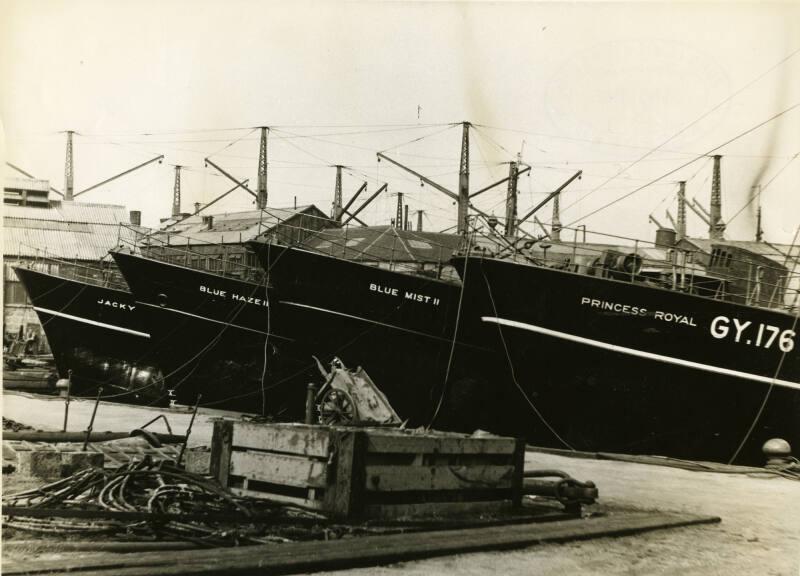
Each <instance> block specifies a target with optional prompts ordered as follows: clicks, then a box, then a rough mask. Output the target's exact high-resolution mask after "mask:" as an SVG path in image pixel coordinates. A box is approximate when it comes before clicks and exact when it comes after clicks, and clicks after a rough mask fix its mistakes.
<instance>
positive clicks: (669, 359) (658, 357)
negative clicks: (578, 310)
mask: <svg viewBox="0 0 800 576" xmlns="http://www.w3.org/2000/svg"><path fill="white" fill-rule="evenodd" d="M481 320H483V321H484V322H489V323H492V324H501V325H503V326H511V327H512V328H520V329H522V330H528V331H530V332H537V333H539V334H544V335H545V336H552V337H554V338H561V339H562V340H569V341H571V342H578V343H579V344H586V345H587V346H594V347H595V348H603V349H605V350H611V351H612V352H619V353H620V354H628V355H629V356H638V357H639V358H647V359H649V360H655V361H657V362H664V363H666V364H675V365H678V366H685V367H687V368H694V369H696V370H704V371H706V372H713V373H715V374H724V375H725V376H732V377H734V378H744V379H746V380H752V381H754V382H761V383H763V384H776V385H778V386H784V387H786V388H793V389H795V390H800V384H798V383H797V382H790V381H788V380H780V379H778V378H770V377H768V376H759V375H758V374H751V373H749V372H740V371H739V370H731V369H729V368H721V367H719V366H712V365H711V364H702V363H700V362H693V361H691V360H684V359H682V358H675V357H673V356H664V355H662V354H654V353H653V352H645V351H643V350H636V349H635V348H627V347H625V346H618V345H616V344H609V343H608V342H601V341H599V340H592V339H591V338H584V337H583V336H575V335H574V334H567V333H566V332H558V331H557V330H550V329H549V328H543V327H541V326H535V325H533V324H527V323H525V322H517V321H516V320H507V319H505V318H497V317H495V316H482V317H481Z"/></svg>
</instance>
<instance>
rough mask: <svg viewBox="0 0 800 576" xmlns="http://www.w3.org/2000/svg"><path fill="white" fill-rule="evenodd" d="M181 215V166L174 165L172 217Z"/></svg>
mask: <svg viewBox="0 0 800 576" xmlns="http://www.w3.org/2000/svg"><path fill="white" fill-rule="evenodd" d="M180 215H181V167H180V166H178V165H176V166H175V185H174V186H173V188H172V217H173V218H177V217H178V216H180Z"/></svg>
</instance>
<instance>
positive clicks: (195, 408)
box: [176, 394, 203, 466]
mask: <svg viewBox="0 0 800 576" xmlns="http://www.w3.org/2000/svg"><path fill="white" fill-rule="evenodd" d="M202 397H203V395H202V394H198V395H197V400H196V401H195V403H194V410H193V411H192V418H191V419H190V420H189V427H188V428H187V429H186V438H184V439H183V444H182V445H181V452H180V454H178V462H177V463H176V464H177V465H178V466H180V465H181V460H183V453H184V452H186V445H187V444H188V443H189V435H190V434H191V433H192V426H194V419H195V417H196V416H197V409H198V408H199V407H200V399H201V398H202Z"/></svg>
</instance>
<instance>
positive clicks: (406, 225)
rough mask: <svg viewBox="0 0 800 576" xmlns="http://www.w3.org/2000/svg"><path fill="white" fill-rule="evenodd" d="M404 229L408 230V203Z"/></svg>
mask: <svg viewBox="0 0 800 576" xmlns="http://www.w3.org/2000/svg"><path fill="white" fill-rule="evenodd" d="M403 230H408V204H406V205H405V217H404V220H403Z"/></svg>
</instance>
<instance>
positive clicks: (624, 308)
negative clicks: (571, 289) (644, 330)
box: [581, 296, 647, 316]
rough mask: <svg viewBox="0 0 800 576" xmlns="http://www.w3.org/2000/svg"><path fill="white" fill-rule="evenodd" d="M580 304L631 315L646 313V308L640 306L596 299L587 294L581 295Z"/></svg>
mask: <svg viewBox="0 0 800 576" xmlns="http://www.w3.org/2000/svg"><path fill="white" fill-rule="evenodd" d="M581 304H582V305H588V306H589V307H590V308H597V309H598V310H610V311H611V312H620V313H622V314H630V315H631V316H646V315H647V308H642V307H641V306H631V305H630V304H621V303H619V302H609V301H607V300H598V299H597V298H589V297H587V296H583V297H581Z"/></svg>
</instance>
